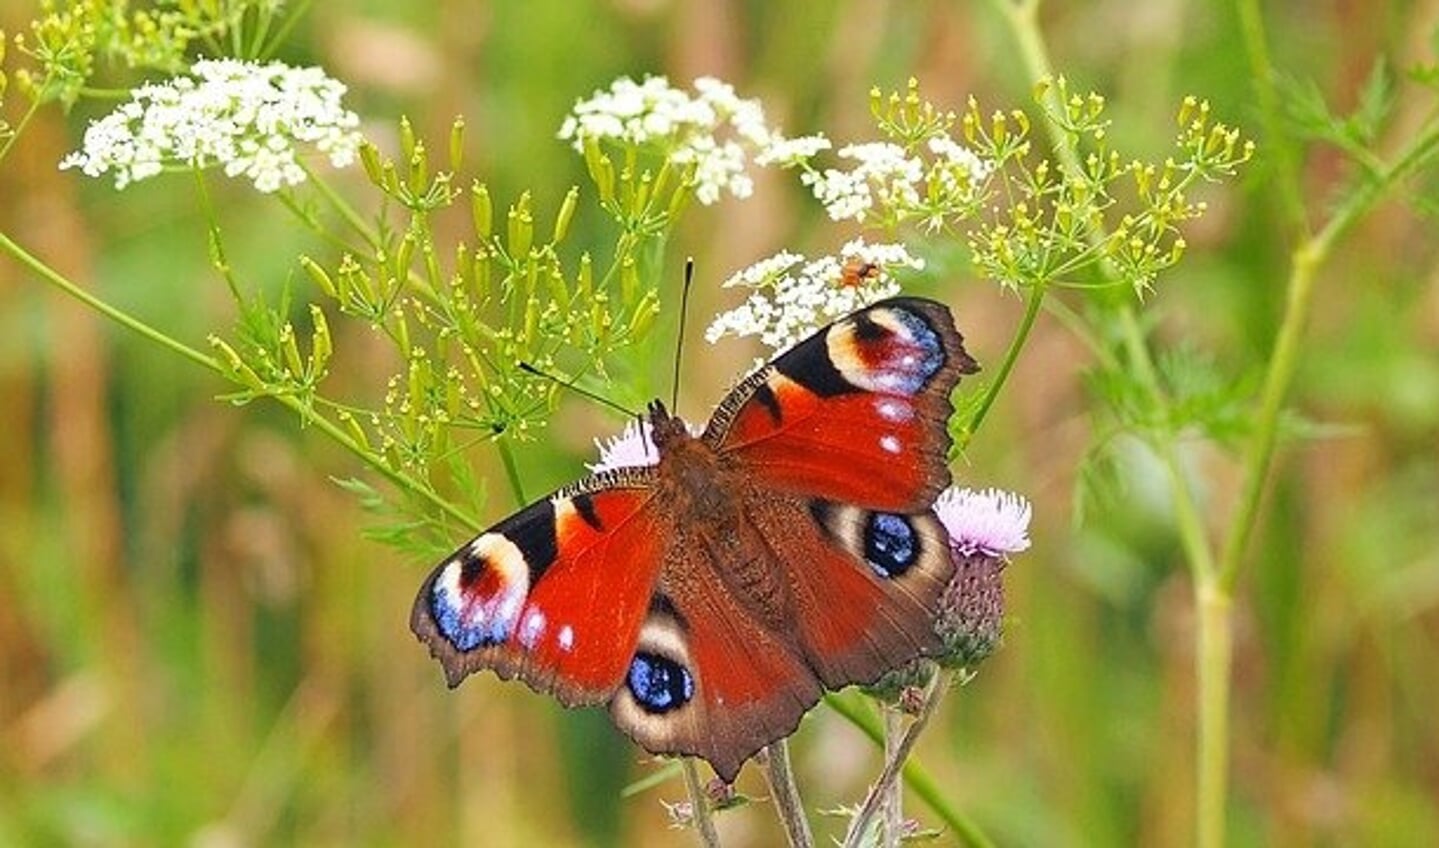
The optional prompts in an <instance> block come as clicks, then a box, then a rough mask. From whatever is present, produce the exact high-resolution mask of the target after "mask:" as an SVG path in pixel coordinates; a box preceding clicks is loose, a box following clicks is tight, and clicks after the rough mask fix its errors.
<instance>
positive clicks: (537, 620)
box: [519, 609, 545, 650]
mask: <svg viewBox="0 0 1439 848" xmlns="http://www.w3.org/2000/svg"><path fill="white" fill-rule="evenodd" d="M544 632H545V614H544V613H542V612H540V611H539V610H537V609H532V610H530V611H529V612H528V613H526V614H525V617H524V621H523V622H521V623H520V637H519V638H520V644H521V645H524V646H525V648H526V649H527V650H533V649H534V647H535V644H536V643H538V642H539V641H540V636H542V635H544Z"/></svg>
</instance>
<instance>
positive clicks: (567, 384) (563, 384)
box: [520, 362, 640, 418]
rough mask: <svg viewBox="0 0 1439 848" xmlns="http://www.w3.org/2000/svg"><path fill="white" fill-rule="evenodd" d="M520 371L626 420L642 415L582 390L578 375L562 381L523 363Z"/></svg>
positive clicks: (587, 390)
mask: <svg viewBox="0 0 1439 848" xmlns="http://www.w3.org/2000/svg"><path fill="white" fill-rule="evenodd" d="M520 370H521V371H523V372H525V373H526V374H533V375H535V376H536V377H543V378H545V379H546V380H549V381H551V382H553V383H555V384H556V385H558V386H559V387H560V388H564V389H569V390H570V391H572V392H574V393H575V394H577V395H579V396H580V397H586V398H589V399H590V400H592V401H595V402H596V403H600V404H603V405H605V406H608V407H609V408H610V409H613V410H615V411H617V412H619V413H620V414H622V415H624V416H625V417H626V418H638V417H639V415H640V414H639V413H638V412H635V411H634V410H633V409H630V408H629V407H627V406H621V405H620V404H618V403H615V402H614V401H612V400H610V399H609V398H607V397H604V396H603V395H599V394H596V393H595V392H592V391H590V390H589V389H582V388H580V387H579V386H578V385H576V383H577V382H578V381H579V379H580V377H579V375H578V374H577V375H575V376H574V377H573V378H571V379H569V380H562V379H560V378H559V377H558V376H556V375H554V374H551V373H550V372H548V371H541V370H540V369H538V368H536V367H535V366H533V365H531V364H530V363H528V362H521V363H520Z"/></svg>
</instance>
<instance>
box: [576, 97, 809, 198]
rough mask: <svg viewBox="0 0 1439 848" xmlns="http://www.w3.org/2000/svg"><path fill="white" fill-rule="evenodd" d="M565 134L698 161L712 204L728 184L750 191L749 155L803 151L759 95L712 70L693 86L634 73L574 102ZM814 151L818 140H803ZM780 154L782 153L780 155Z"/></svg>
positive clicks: (698, 184) (702, 188) (697, 176)
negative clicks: (751, 96) (743, 92)
mask: <svg viewBox="0 0 1439 848" xmlns="http://www.w3.org/2000/svg"><path fill="white" fill-rule="evenodd" d="M559 137H560V138H561V139H564V140H566V141H569V142H571V143H572V144H573V145H574V147H575V149H576V150H583V149H584V143H585V140H586V139H590V140H594V141H611V142H617V143H620V144H626V145H632V146H635V147H651V148H655V149H657V150H658V151H659V152H660V153H662V154H663V155H665V156H667V157H669V158H670V159H671V160H672V161H674V162H676V163H679V164H682V165H692V166H693V167H694V170H695V173H694V180H695V197H696V198H698V199H699V201H700V202H701V203H704V204H712V203H715V202H716V201H718V200H719V199H720V197H721V195H723V194H724V193H725V192H729V194H731V195H732V196H734V197H737V198H744V197H748V196H749V195H750V194H751V193H752V192H753V191H754V181H753V180H752V179H751V178H750V176H749V173H748V171H747V170H746V168H747V164H748V161H749V157H750V155H751V154H754V156H755V161H756V162H758V163H759V164H765V163H766V162H770V161H781V160H783V159H787V158H789V157H791V156H793V155H795V153H796V148H794V147H793V146H787V140H786V139H784V138H783V137H782V136H781V135H779V133H777V132H776V131H775V130H773V129H772V128H771V127H770V126H769V125H768V124H767V123H766V122H765V116H764V109H763V108H762V107H761V106H760V103H759V101H758V100H746V99H744V98H741V97H739V96H738V95H737V94H735V90H734V87H733V86H731V85H729V84H728V83H725V82H722V81H720V80H717V79H714V78H713V77H701V78H699V79H697V80H695V83H694V91H693V92H690V91H685V90H683V89H679V88H675V87H673V86H671V85H670V83H669V81H668V80H667V79H665V78H664V77H646V78H645V80H644V81H643V82H635V81H634V80H632V79H629V78H627V77H621V78H620V79H618V80H616V81H615V82H614V83H613V84H612V85H611V86H610V87H609V88H608V89H604V90H600V91H596V92H595V93H594V95H593V96H591V97H590V98H589V99H587V100H581V101H579V102H577V103H576V104H575V108H574V109H573V110H572V111H571V112H570V114H569V116H567V117H566V118H565V120H564V123H563V124H562V125H561V126H560V132H559ZM798 150H799V151H800V152H803V151H810V153H809V155H813V152H814V149H813V142H812V141H811V142H808V143H805V144H803V145H801V147H800V148H798ZM776 156H778V157H779V158H775V157H776Z"/></svg>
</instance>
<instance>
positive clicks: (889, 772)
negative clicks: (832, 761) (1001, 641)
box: [844, 670, 951, 848]
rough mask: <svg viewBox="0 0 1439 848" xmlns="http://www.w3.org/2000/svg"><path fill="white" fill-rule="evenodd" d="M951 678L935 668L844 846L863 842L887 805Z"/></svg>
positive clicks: (855, 847) (855, 846)
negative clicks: (922, 699)
mask: <svg viewBox="0 0 1439 848" xmlns="http://www.w3.org/2000/svg"><path fill="white" fill-rule="evenodd" d="M950 678H951V674H950V673H949V672H948V671H943V670H936V671H935V673H934V674H933V676H932V677H931V678H930V681H929V686H928V687H927V688H926V689H925V691H924V702H923V704H922V705H921V706H920V709H919V714H918V715H916V716H915V717H914V721H912V722H910V725H909V728H908V729H907V730H906V731H905V733H904V736H903V737H901V738H900V740H899V743H898V744H896V745H893V746H890V745H886V746H885V747H886V749H887V751H886V753H887V756H886V757H885V762H884V769H883V770H882V771H881V772H880V773H879V779H878V780H876V781H875V783H874V786H872V787H870V791H869V794H868V795H867V796H865V799H864V803H863V804H861V805H860V808H859V812H857V813H855V816H854V818H853V819H852V820H851V821H850V824H849V830H848V831H847V832H846V833H845V837H844V848H859V846H860V845H861V844H862V843H863V841H864V838H865V833H866V831H868V830H869V825H870V822H871V821H873V820H874V817H875V816H876V815H877V814H878V813H879V811H880V808H881V807H882V806H883V805H884V801H885V799H886V798H887V797H888V796H889V790H890V787H892V786H893V785H894V784H895V781H897V780H899V777H900V775H901V773H902V770H903V768H904V764H905V761H906V760H908V759H909V752H910V751H912V750H914V745H915V743H916V742H918V741H919V737H920V734H922V733H923V732H924V729H925V728H926V727H927V726H929V720H930V719H932V718H934V714H935V712H937V711H938V710H939V704H940V701H942V700H943V699H944V693H945V692H946V691H948V690H949V685H950V682H951V680H950Z"/></svg>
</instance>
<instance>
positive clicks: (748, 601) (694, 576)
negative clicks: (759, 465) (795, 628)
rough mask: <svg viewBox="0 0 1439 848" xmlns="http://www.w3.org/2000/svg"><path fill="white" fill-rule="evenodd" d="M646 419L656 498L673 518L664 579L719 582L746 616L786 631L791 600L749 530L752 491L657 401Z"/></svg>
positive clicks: (753, 499) (752, 524)
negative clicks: (654, 457) (654, 451)
mask: <svg viewBox="0 0 1439 848" xmlns="http://www.w3.org/2000/svg"><path fill="white" fill-rule="evenodd" d="M650 415H651V417H650V422H651V426H652V427H653V432H654V439H655V445H656V447H657V448H658V449H659V465H658V468H657V469H656V477H657V480H658V483H657V489H658V492H657V497H658V499H659V501H660V502H661V503H664V504H666V506H667V507H668V509H667V511H668V514H670V515H672V516H674V518H675V527H674V530H673V535H672V537H671V545H670V550H669V552H668V556H667V557H666V560H667V562H668V563H669V566H668V567H667V568H666V569H665V572H666V574H667V579H668V581H670V582H672V583H674V584H676V585H683V584H684V583H686V582H687V581H691V580H698V581H703V580H707V579H713V578H718V579H719V580H720V582H722V583H723V584H725V585H726V586H727V587H729V590H730V592H731V594H732V596H733V597H734V599H735V600H736V601H738V602H739V603H740V606H741V607H742V608H744V609H745V610H746V612H747V614H748V615H749V616H750V617H752V618H753V619H755V620H756V621H759V622H763V623H764V625H765V626H769V627H777V628H778V627H784V626H786V625H785V622H786V621H787V620H788V617H789V616H790V614H791V598H790V596H789V591H788V589H787V587H786V585H785V582H784V579H783V576H782V570H781V569H779V568H777V567H776V563H775V562H774V561H773V554H772V552H771V551H770V550H769V549H768V548H767V547H766V546H765V544H764V542H763V540H762V539H761V537H760V536H759V534H758V533H757V532H756V528H755V518H756V516H755V515H752V514H751V512H752V509H751V508H752V507H753V506H754V505H755V503H756V502H757V498H756V493H755V492H754V491H752V487H751V486H749V485H748V484H747V483H746V481H745V480H744V478H743V475H742V474H740V473H737V472H736V471H735V470H734V469H732V468H730V467H729V464H728V463H726V462H725V461H724V459H723V458H722V456H721V454H720V453H719V452H717V451H716V450H715V449H714V448H713V447H711V446H710V444H709V443H708V442H706V441H705V440H704V439H703V438H698V437H695V436H694V435H692V434H691V433H690V431H689V428H688V427H687V426H686V425H685V423H684V421H682V420H681V419H679V418H677V417H673V416H671V415H669V414H668V413H667V412H666V411H665V409H664V407H663V406H661V405H659V404H658V402H656V403H655V404H652V405H651V407H650ZM711 570H712V574H710V573H708V572H711Z"/></svg>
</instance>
